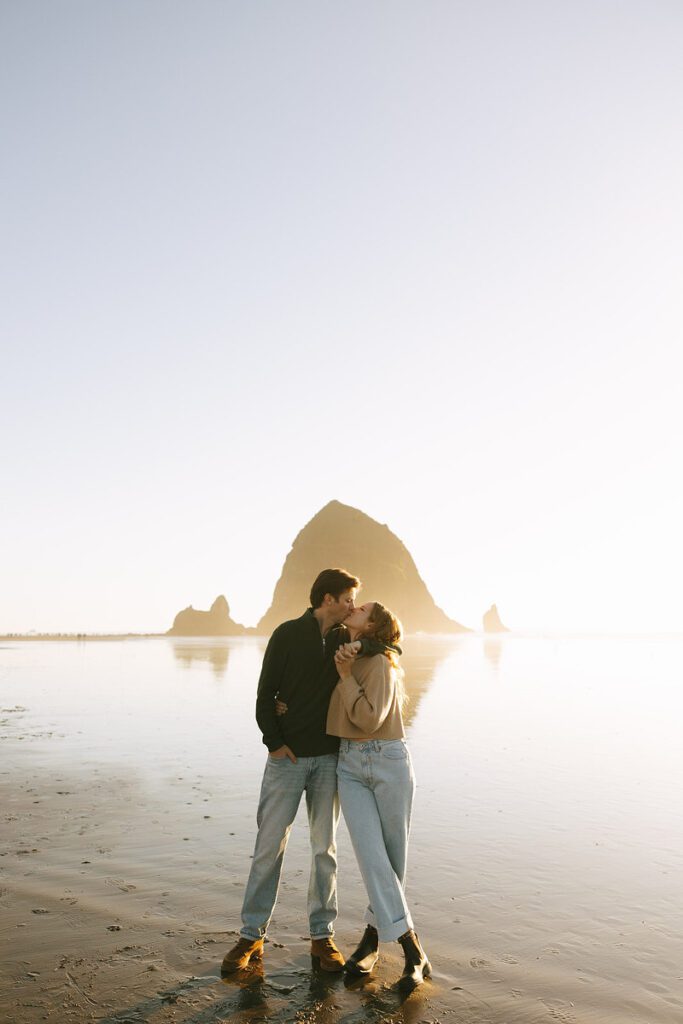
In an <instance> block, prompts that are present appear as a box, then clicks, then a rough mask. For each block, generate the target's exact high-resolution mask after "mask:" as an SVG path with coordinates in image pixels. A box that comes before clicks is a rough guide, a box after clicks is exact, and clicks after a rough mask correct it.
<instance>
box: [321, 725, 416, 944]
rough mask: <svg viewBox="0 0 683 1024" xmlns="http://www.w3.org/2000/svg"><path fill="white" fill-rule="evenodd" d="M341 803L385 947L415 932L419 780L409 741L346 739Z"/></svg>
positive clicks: (370, 916) (371, 916)
mask: <svg viewBox="0 0 683 1024" xmlns="http://www.w3.org/2000/svg"><path fill="white" fill-rule="evenodd" d="M337 779H338V787H339V800H340V803H341V807H342V811H343V814H344V818H345V820H346V824H347V826H348V829H349V834H350V836H351V842H352V843H353V848H354V850H355V853H356V859H357V860H358V866H359V868H360V872H361V875H362V876H363V881H364V882H365V888H366V889H367V893H368V899H369V901H370V902H369V905H368V910H367V914H366V917H365V920H366V923H367V924H371V925H373V926H374V927H375V928H376V929H377V931H378V933H379V937H380V939H381V940H382V941H383V942H393V941H395V940H396V939H398V937H399V936H400V935H403V934H404V932H407V931H408V930H409V929H411V928H412V927H413V921H412V918H411V916H410V911H409V910H408V904H407V903H406V897H405V893H404V886H405V879H406V864H407V860H408V834H409V832H410V813H411V810H412V806H413V795H414V793H415V776H414V774H413V765H412V761H411V759H410V752H409V750H408V747H407V744H406V741H405V740H342V741H341V745H340V749H339V762H338V764H337Z"/></svg>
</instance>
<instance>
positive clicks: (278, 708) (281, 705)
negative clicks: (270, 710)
mask: <svg viewBox="0 0 683 1024" xmlns="http://www.w3.org/2000/svg"><path fill="white" fill-rule="evenodd" d="M288 711H289V708H288V707H287V705H286V704H285V702H284V701H283V700H280V698H279V697H276V698H275V714H276V715H286V714H287V712H288Z"/></svg>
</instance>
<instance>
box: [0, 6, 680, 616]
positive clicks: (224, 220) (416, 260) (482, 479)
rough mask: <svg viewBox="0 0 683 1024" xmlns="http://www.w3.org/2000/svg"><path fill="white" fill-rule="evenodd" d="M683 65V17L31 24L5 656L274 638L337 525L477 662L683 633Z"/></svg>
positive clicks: (7, 136) (39, 19)
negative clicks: (380, 529) (204, 612)
mask: <svg viewBox="0 0 683 1024" xmlns="http://www.w3.org/2000/svg"><path fill="white" fill-rule="evenodd" d="M682 53H683V5H682V4H681V3H680V2H679V0H671V2H657V0H642V2H628V0H613V2H607V0H585V2H582V0H571V2H569V0H567V2H560V0H537V2H526V3H525V2H515V0H499V2H486V0H482V2H479V0H468V2H456V0H451V2H430V0H419V2H418V0H413V2H411V3H405V2H399V0H391V2H389V0H386V2H373V0H363V2H349V0H343V2H342V0H338V2H320V0H312V2H308V3H301V2H287V0H278V2H248V0H242V2H227V0H224V2H218V0H212V2H208V0H185V2H177V0H158V2H154V0H137V2H130V0H87V2H86V0H82V2H75V0H64V2H59V0H54V2H48V0H43V2H40V3H35V2H31V0H2V2H0V130H1V133H2V147H1V153H2V156H1V158H0V159H1V162H2V165H1V175H2V179H1V188H0V192H1V200H0V201H1V203H2V227H1V230H2V246H1V247H0V260H1V261H2V268H1V269H2V292H3V294H2V300H1V302H0V329H1V338H2V362H1V364H0V370H1V376H0V381H1V383H0V387H1V391H0V430H1V431H2V438H3V444H2V447H3V458H2V476H1V481H2V483H1V485H0V502H1V509H2V520H3V528H2V531H1V534H0V537H1V539H0V580H1V581H2V582H1V586H0V632H2V631H9V630H29V629H32V628H35V629H40V630H90V631H92V630H98V629H101V630H107V631H109V630H126V629H134V630H159V629H166V628H168V626H170V624H171V621H172V619H173V615H174V614H175V612H176V611H177V610H178V609H180V608H181V607H184V606H185V605H187V604H190V603H192V604H193V605H194V606H195V607H208V605H209V604H210V603H211V601H212V600H213V599H214V597H215V596H216V595H217V594H219V593H225V595H226V596H227V598H228V601H229V602H230V605H231V609H232V611H233V614H234V617H235V618H236V619H238V620H239V621H242V622H245V623H247V624H251V623H254V622H255V621H256V620H257V619H258V618H259V616H260V615H261V614H262V613H263V611H264V610H265V608H266V607H267V606H268V604H269V602H270V598H271V594H272V589H273V586H274V584H275V581H276V579H277V576H278V575H279V572H280V568H281V565H282V562H283V560H284V557H285V555H286V553H287V551H288V550H289V547H290V545H291V542H292V540H293V539H294V536H295V535H296V533H297V532H298V531H299V529H301V527H302V526H303V525H304V524H305V523H306V522H307V521H308V520H309V519H310V518H311V517H312V516H313V515H314V514H315V513H316V512H317V511H318V509H319V508H320V507H321V506H322V505H324V504H325V503H326V502H327V501H329V500H330V499H332V498H337V499H339V500H340V501H344V502H346V503H348V504H351V505H354V506H356V507H358V508H361V509H362V510H363V511H365V512H367V513H368V514H369V515H371V516H373V517H374V518H376V519H378V520H380V521H381V522H386V523H387V524H388V525H389V526H390V527H391V529H392V530H393V531H394V532H395V533H397V534H398V536H399V537H400V538H401V539H402V540H403V541H404V542H405V544H406V545H407V546H408V548H409V550H410V551H411V553H412V554H413V556H414V558H415V560H416V563H417V566H418V569H419V570H420V572H421V574H422V576H423V578H424V579H425V581H426V582H427V584H428V586H429V587H430V589H431V591H432V593H433V595H434V597H435V598H436V600H437V602H438V603H439V604H440V605H441V606H442V607H443V608H444V609H445V610H446V611H447V612H448V613H449V614H450V615H452V616H453V617H455V618H457V619H459V620H460V621H462V622H465V623H467V624H469V625H474V626H477V625H479V624H480V621H481V614H482V613H483V611H484V610H485V609H486V608H487V607H488V605H489V604H490V603H491V602H492V601H496V602H497V603H498V606H499V608H500V610H501V614H502V616H503V618H504V620H505V621H507V622H508V623H509V624H510V625H511V626H513V627H517V628H536V627H538V628H544V629H553V628H555V629H565V628H566V629H584V628H585V629H601V628H605V629H623V630H660V629H661V630H681V629H682V628H683V626H682V621H683V602H682V601H681V596H680V581H681V578H682V576H683V541H682V539H681V523H683V483H682V480H681V461H682V460H681V438H682V436H683V401H682V391H683V388H682V384H681V379H682V373H681V371H682V370H683V356H682V354H681V351H682V350H681V345H682V333H681V327H682V324H683V289H682V282H683V189H682V188H681V183H682V182H683V118H682V116H681V109H682V101H683V61H681V54H682ZM350 568H351V569H353V568H354V567H353V566H350ZM365 596H367V597H372V596H377V595H365ZM379 596H381V595H379Z"/></svg>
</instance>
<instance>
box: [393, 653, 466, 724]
mask: <svg viewBox="0 0 683 1024" xmlns="http://www.w3.org/2000/svg"><path fill="white" fill-rule="evenodd" d="M439 639H440V638H439ZM460 644H462V640H461V639H460V638H458V637H451V636H449V637H444V638H443V643H438V641H437V640H436V638H435V637H428V636H423V635H420V634H416V635H414V636H408V637H406V638H405V640H404V641H403V657H402V658H401V668H402V669H403V672H404V681H405V687H406V690H407V693H408V704H407V706H406V708H405V709H404V712H403V720H404V722H405V725H406V728H408V727H409V726H410V724H411V723H412V721H413V719H414V718H415V716H416V714H417V710H418V708H419V706H420V702H421V700H422V698H423V697H424V696H425V695H426V694H427V693H428V692H429V688H430V686H431V685H432V683H433V682H434V678H435V676H436V674H437V672H438V670H439V668H440V666H441V664H442V663H443V662H444V661H445V660H446V658H451V657H452V656H453V655H454V654H456V653H457V651H458V646H459V645H460Z"/></svg>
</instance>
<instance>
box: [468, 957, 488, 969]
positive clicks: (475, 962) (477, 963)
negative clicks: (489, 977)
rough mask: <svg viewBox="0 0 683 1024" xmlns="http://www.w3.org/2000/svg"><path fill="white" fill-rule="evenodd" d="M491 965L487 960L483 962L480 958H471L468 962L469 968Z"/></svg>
mask: <svg viewBox="0 0 683 1024" xmlns="http://www.w3.org/2000/svg"><path fill="white" fill-rule="evenodd" d="M490 966H491V964H490V963H489V961H488V960H484V959H482V958H481V957H478V956H473V957H472V959H471V960H470V967H490Z"/></svg>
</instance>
